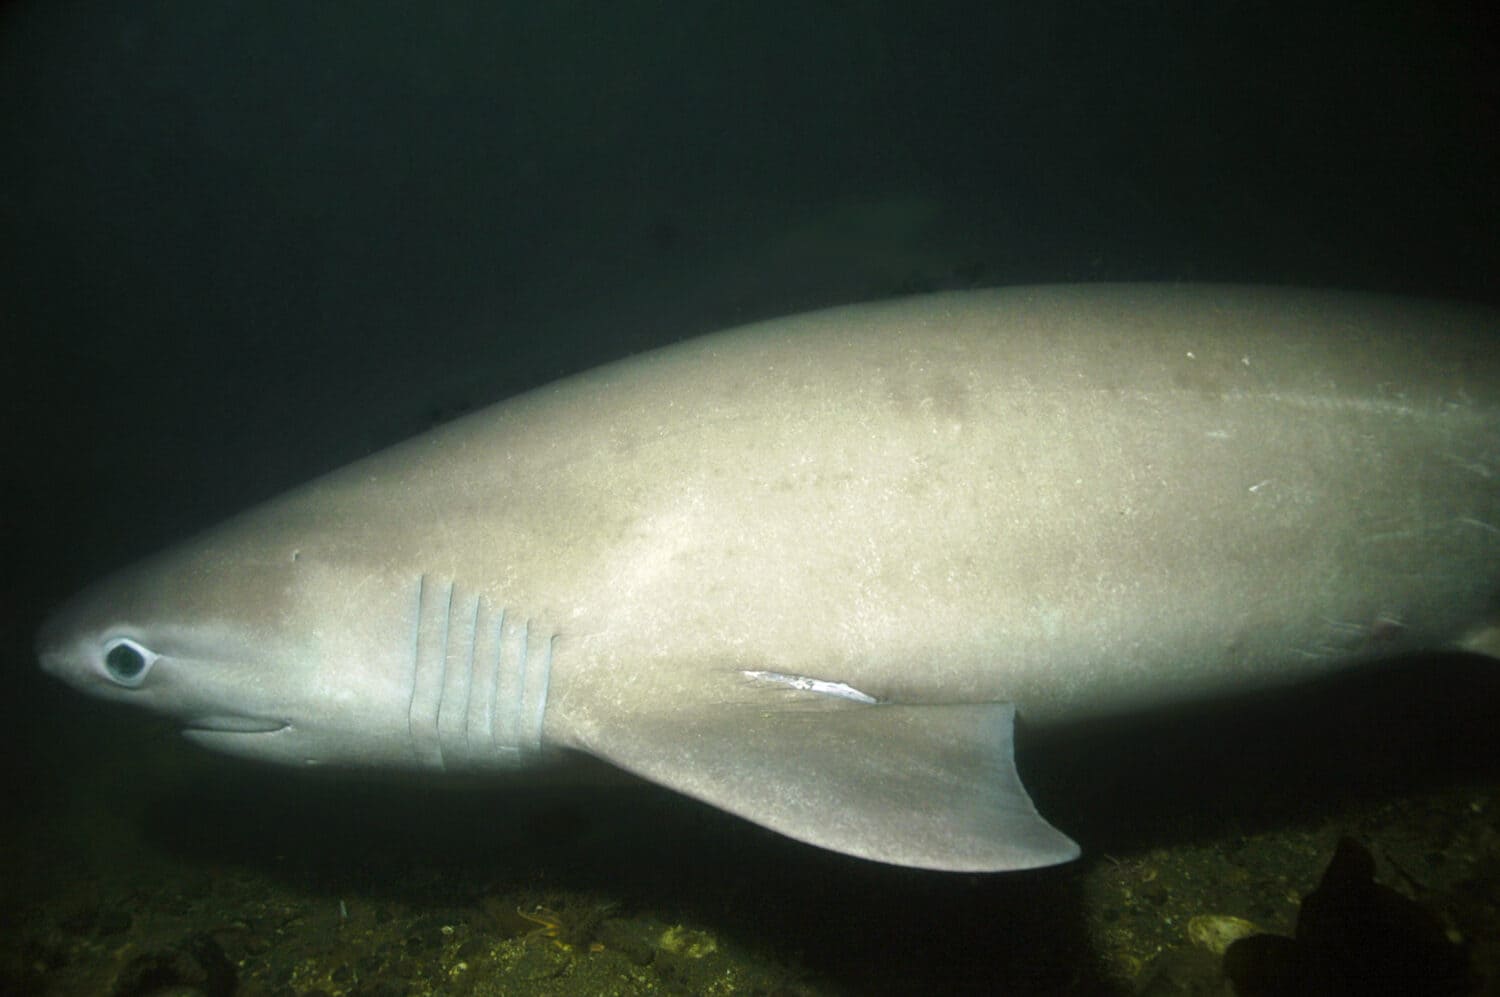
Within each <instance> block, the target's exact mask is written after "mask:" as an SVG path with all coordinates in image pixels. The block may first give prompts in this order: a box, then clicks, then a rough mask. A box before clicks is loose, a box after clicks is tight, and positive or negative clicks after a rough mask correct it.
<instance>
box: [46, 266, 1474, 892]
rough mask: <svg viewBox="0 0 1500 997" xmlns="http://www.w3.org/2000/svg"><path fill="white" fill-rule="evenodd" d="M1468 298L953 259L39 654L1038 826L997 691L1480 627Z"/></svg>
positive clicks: (1032, 714) (672, 770) (298, 536)
mask: <svg viewBox="0 0 1500 997" xmlns="http://www.w3.org/2000/svg"><path fill="white" fill-rule="evenodd" d="M1497 344H1500V316H1497V315H1496V313H1494V312H1491V311H1487V310H1484V309H1481V308H1477V307H1469V306H1463V305H1455V304H1439V303H1432V302H1423V301H1412V300H1403V299H1396V298H1387V297H1378V296H1369V295H1358V294H1344V293H1332V292H1318V291H1300V290H1289V289H1277V288H1261V287H1223V286H1197V285H1186V286H1167V285H1161V286H1156V285H1093V286H1044V287H1021V288H1011V289H1001V290H991V291H970V292H956V293H945V294H934V295H930V296H922V297H915V298H909V299H902V300H895V301H889V302H880V303H875V304H868V305H858V306H853V307H846V308H836V309H832V310H828V311H821V312H815V313H811V314H806V315H798V316H793V317H789V318H783V319H778V320H775V321H770V322H764V323H760V324H757V325H752V326H747V327H744V328H740V329H735V330H730V331H728V332H723V333H718V334H714V335H710V336H704V337H701V338H698V339H693V340H689V341H686V342H683V343H679V344H676V345H673V346H670V347H667V348H664V349H660V350H656V351H653V352H649V353H644V354H640V355H637V356H634V357H631V358H628V359H625V360H622V361H619V362H616V363H613V364H609V365H607V366H604V367H600V368H597V369H595V370H592V371H589V372H586V373H583V374H580V375H576V376H573V377H570V378H567V379H565V380H562V381H558V382H556V383H554V384H552V385H549V386H546V387H543V388H540V389H537V390H535V391H532V392H530V393H528V394H525V395H522V396H519V397H517V398H513V399H510V400H507V401H504V402H501V403H499V404H497V405H494V406H492V407H490V408H488V409H484V410H482V411H479V412H476V413H473V414H471V415H469V416H467V417H465V418H462V419H459V420H457V421H455V422H452V423H450V424H448V425H445V426H442V427H440V428H438V429H436V430H433V431H431V432H428V433H426V434H423V435H421V436H418V437H416V438H414V439H411V440H409V441H407V442H405V443H402V444H399V445H397V446H395V447H392V448H390V449H388V450H385V451H383V452H381V453H378V454H375V455H374V456H371V457H369V458H366V459H364V460H361V461H358V462H356V463H354V464H352V465H349V466H347V467H344V468H342V469H340V470H337V471H334V472H333V473H331V474H328V475H326V476H325V477H322V478H319V479H316V480H314V481H312V482H310V483H308V484H306V485H304V486H302V487H299V488H297V489H295V490H293V491H291V492H289V493H287V494H285V495H283V496H281V497H279V498H277V499H274V500H272V501H270V502H268V503H266V504H264V505H262V506H259V507H257V508H254V509H251V510H250V511H248V512H246V513H243V514H242V515H240V516H238V517H236V518H234V519H231V520H229V521H228V522H226V523H224V524H223V525H221V526H219V527H217V528H215V529H212V530H210V531H208V532H207V533H204V534H202V535H200V536H197V537H195V538H192V539H189V540H187V541H185V542H184V543H182V544H181V545H179V546H177V547H175V548H172V549H170V550H168V551H166V552H164V553H162V554H159V555H157V556H155V557H153V558H150V559H148V560H146V561H144V562H142V563H140V564H137V565H135V566H132V567H127V568H126V569H124V570H122V571H120V572H119V573H117V574H115V575H113V576H111V577H109V578H106V579H104V580H103V581H101V582H99V583H97V584H96V585H95V586H93V587H92V588H90V589H87V590H86V591H84V592H83V593H82V594H80V595H79V596H77V597H75V598H74V599H73V600H72V601H71V602H69V603H67V604H66V605H64V606H63V607H61V608H60V609H59V610H58V611H57V612H56V613H55V615H54V616H53V617H52V618H51V619H50V620H49V621H48V622H47V623H46V624H45V626H44V627H43V628H42V630H41V632H40V634H39V635H38V638H37V648H38V655H39V658H40V661H41V663H42V665H43V667H44V668H45V669H46V670H47V671H48V672H50V673H51V674H53V675H55V676H57V677H59V678H61V679H63V680H64V681H66V682H68V683H70V684H72V685H74V686H76V687H78V688H79V689H81V690H83V691H85V692H87V693H90V694H93V695H96V696H100V697H103V698H105V699H108V700H113V701H118V702H121V703H128V704H132V705H134V706H137V707H141V708H144V709H147V710H151V711H154V712H156V713H159V714H163V715H166V716H168V717H171V718H173V719H174V720H176V721H177V722H179V723H180V724H181V725H182V729H183V731H184V734H185V735H186V736H187V737H188V738H189V739H191V740H192V741H195V742H197V743H199V744H201V745H204V746H206V747H209V748H212V749H216V750H221V751H226V752H231V753H234V754H238V755H242V756H246V757H250V758H255V759H262V760H266V761H271V762H279V763H285V764H291V765H345V766H378V767H388V768H406V769H412V768H416V769H431V770H444V771H449V770H459V769H471V770H472V769H484V768H513V767H516V766H524V765H529V764H533V763H540V762H544V761H546V760H547V759H548V758H550V757H553V756H555V755H558V754H565V753H567V752H586V753H588V754H591V755H594V756H597V757H599V758H601V759H604V760H606V761H608V762H610V763H612V764H614V765H616V766H618V767H620V768H622V769H625V770H627V771H629V772H632V773H635V774H636V775H639V776H642V777H644V778H646V779H649V780H652V781H654V782H657V783H660V784H663V785H665V786H669V787H671V788H673V789H676V790H678V791H680V792H683V793H686V794H689V795H691V796H694V797H697V798H699V799H701V800H705V801H707V802H708V803H710V804H713V805H714V806H717V807H720V808H722V809H725V810H727V811H730V812H732V813H735V814H738V815H740V816H742V817H745V818H747V819H749V820H751V821H755V822H757V823H759V824H762V825H764V826H766V827H769V828H772V829H774V830H777V831H779V832H782V833H784V834H787V835H789V836H791V837H794V838H797V839H800V840H803V841H806V842H810V843H812V844H815V845H819V846H822V847H825V848H830V849H834V850H837V851H840V852H845V853H848V854H851V855H857V856H861V857H864V858H868V859H873V860H878V861H883V862H890V863H896V864H902V865H909V866H917V867H923V868H931V869H943V870H969V871H1002V870H1010V869H1023V868H1031V867H1037V866H1045V865H1050V864H1054V863H1058V862H1063V861H1067V860H1069V859H1071V858H1073V857H1075V856H1076V855H1077V854H1078V848H1077V846H1076V845H1075V844H1074V843H1073V842H1072V841H1071V840H1070V839H1068V838H1067V837H1066V836H1065V835H1063V834H1062V833H1061V832H1059V831H1058V830H1056V829H1055V828H1053V827H1052V826H1051V825H1049V824H1048V823H1047V822H1046V821H1045V820H1044V819H1043V818H1042V817H1041V816H1040V815H1039V814H1038V812H1037V809H1036V807H1035V806H1034V805H1033V803H1032V801H1031V799H1030V797H1029V796H1028V795H1027V793H1026V790H1025V788H1024V787H1023V786H1022V784H1021V780H1020V777H1019V776H1018V775H1017V772H1016V768H1015V762H1014V756H1013V737H1012V734H1013V724H1014V722H1015V721H1016V719H1017V718H1020V719H1021V721H1022V722H1025V723H1027V724H1034V725H1049V724H1069V723H1074V722H1077V721H1079V720H1083V719H1086V718H1091V717H1099V716H1104V715H1110V714H1120V713H1127V712H1130V711H1133V710H1139V709H1146V708H1153V707H1157V706H1161V705H1164V704H1171V703H1183V702H1191V701H1193V700H1195V699H1206V698H1210V697H1216V696H1223V695H1230V694H1235V693H1240V692H1244V691H1248V690H1254V689H1259V688H1264V687H1268V686H1272V685H1276V684H1280V683H1287V682H1295V681H1297V680H1299V679H1307V678H1311V677H1313V676H1317V675H1320V674H1323V673H1325V672H1327V671H1329V670H1332V669H1336V668H1345V667H1351V666H1355V665H1358V664H1360V663H1363V662H1369V661H1374V660H1378V659H1381V658H1388V657H1395V656H1401V655H1408V654H1412V653H1416V652H1419V651H1425V650H1432V649H1443V648H1467V649H1469V650H1472V651H1476V652H1479V653H1489V654H1494V653H1495V650H1496V647H1497V642H1496V639H1495V634H1496V630H1495V621H1496V610H1497V608H1500V349H1497V348H1496V346H1497Z"/></svg>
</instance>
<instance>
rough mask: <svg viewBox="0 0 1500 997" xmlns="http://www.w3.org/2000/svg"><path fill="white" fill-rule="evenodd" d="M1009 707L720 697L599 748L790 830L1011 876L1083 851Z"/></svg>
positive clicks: (648, 774)
mask: <svg viewBox="0 0 1500 997" xmlns="http://www.w3.org/2000/svg"><path fill="white" fill-rule="evenodd" d="M1014 717H1015V709H1014V707H1012V706H1011V705H1010V704H1007V703H988V704H969V705H946V706H913V705H896V704H878V705H867V704H863V703H838V704H834V705H823V706H822V708H808V709H798V708H793V709H778V708H775V707H772V708H765V707H757V705H753V704H743V703H728V704H719V705H717V706H715V707H713V708H710V709H704V710H699V711H693V712H684V713H676V714H673V715H671V716H663V717H653V718H640V719H638V721H637V722H633V723H631V724H630V725H629V726H628V729H622V730H620V731H618V732H617V733H615V734H611V733H600V732H596V733H597V736H596V737H595V738H590V742H591V743H590V745H589V747H590V749H591V750H593V751H594V752H595V753H597V754H599V755H600V756H602V757H604V758H606V759H608V760H609V761H611V762H613V763H614V764H616V765H619V766H620V767H621V768H624V769H627V770H629V771H631V772H634V773H636V774H637V775H640V776H643V777H644V778H647V779H650V780H651V781H653V782H657V783H660V784H662V785H664V786H669V787H671V788H672V789H675V790H678V791H679V792H682V793H685V794H687V795H689V796H693V797H696V798H698V799H700V800H703V801H704V802H707V803H710V804H712V805H714V806H716V807H719V808H721V809H724V810H727V811H729V812H730V813H734V814H738V815H739V816H741V817H744V818H746V819H748V820H751V821H754V822H755V823H757V824H761V825H763V826H765V827H768V828H771V829H772V830H775V831H779V832H780V833H782V834H785V835H788V836H790V837H793V838H797V839H799V840H801V841H806V842H808V843H810V844H814V845H818V846H821V847H823V848H829V849H832V850H834V851H839V852H845V853H847V854H849V855H856V856H859V857H861V858H866V859H874V860H876V861H879V862H890V863H893V864H896V865H906V866H917V867H920V868H927V869H944V870H953V871H968V872H1000V871H1005V870H1012V869H1029V868H1033V867H1036V866H1046V865H1053V864H1056V863H1059V862H1066V861H1068V860H1070V859H1073V858H1076V857H1077V855H1078V846H1077V845H1075V844H1074V843H1073V842H1072V841H1071V840H1069V839H1068V838H1067V837H1066V836H1064V835H1063V834H1061V833H1060V832H1058V831H1057V830H1056V829H1055V828H1053V827H1052V826H1051V825H1050V824H1048V823H1047V822H1046V821H1045V820H1043V819H1042V817H1041V816H1040V815H1039V814H1038V813H1037V811H1036V807H1035V806H1034V805H1033V804H1032V802H1031V798H1030V797H1029V796H1027V794H1026V790H1025V788H1024V787H1023V786H1022V785H1021V779H1020V776H1019V775H1018V774H1017V773H1016V767H1015V761H1014V751H1013V742H1012V732H1013V720H1014Z"/></svg>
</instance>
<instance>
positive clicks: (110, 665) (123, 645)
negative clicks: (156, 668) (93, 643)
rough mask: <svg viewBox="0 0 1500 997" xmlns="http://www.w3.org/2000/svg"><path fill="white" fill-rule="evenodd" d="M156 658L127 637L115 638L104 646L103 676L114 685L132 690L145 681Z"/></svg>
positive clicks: (156, 656) (152, 652)
mask: <svg viewBox="0 0 1500 997" xmlns="http://www.w3.org/2000/svg"><path fill="white" fill-rule="evenodd" d="M158 657H159V655H158V654H156V652H154V651H151V650H149V649H148V648H145V647H142V646H141V645H140V644H137V643H136V642H135V641H133V640H131V639H129V638H128V637H117V638H115V639H114V640H112V641H110V642H109V643H108V644H107V645H106V646H105V650H104V674H105V675H107V676H109V678H110V680H111V681H113V682H115V683H116V684H118V685H123V686H125V687H126V688H127V689H134V688H136V687H137V686H139V685H140V684H141V683H142V682H144V681H146V673H147V672H149V671H150V670H151V666H152V665H154V664H156V659H157V658H158Z"/></svg>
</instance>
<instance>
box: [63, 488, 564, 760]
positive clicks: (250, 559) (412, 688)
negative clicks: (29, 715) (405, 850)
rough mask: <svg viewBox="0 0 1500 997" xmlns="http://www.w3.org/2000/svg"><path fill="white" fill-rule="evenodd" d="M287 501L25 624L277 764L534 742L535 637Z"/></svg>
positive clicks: (226, 746)
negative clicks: (40, 621)
mask: <svg viewBox="0 0 1500 997" xmlns="http://www.w3.org/2000/svg"><path fill="white" fill-rule="evenodd" d="M303 511H304V510H302V509H301V507H300V506H299V505H298V503H296V502H293V503H290V504H288V503H273V504H272V505H271V506H267V507H262V508H260V509H258V510H253V511H252V512H250V513H248V514H246V515H244V516H241V517H240V518H238V519H236V520H231V521H230V522H229V523H227V524H225V525H224V526H222V527H219V528H218V529H216V530H213V531H211V532H209V533H207V534H204V535H202V536H200V537H198V538H196V539H194V540H191V541H189V542H187V543H185V544H183V545H181V546H179V547H177V548H174V549H172V550H169V551H167V552H165V553H162V554H159V555H157V556H155V557H153V558H150V559H148V560H146V561H143V562H141V563H139V564H137V565H134V566H131V567H128V568H126V569H124V570H122V571H120V572H118V573H117V574H115V575H113V576H111V577H108V578H105V579H104V580H103V581H101V582H99V583H97V584H96V585H94V586H92V587H91V588H89V589H86V590H85V591H83V592H82V593H80V594H79V595H77V596H76V597H74V598H73V599H72V600H71V601H70V602H68V603H67V604H65V605H64V606H62V607H61V608H59V609H58V610H57V611H56V612H55V613H54V614H53V615H52V617H51V618H50V619H49V620H48V621H47V622H46V623H45V624H44V626H43V627H42V629H41V631H40V632H39V634H38V637H37V655H38V658H39V659H40V662H41V665H42V668H43V670H45V671H46V672H48V673H49V674H51V675H53V676H55V677H56V678H58V679H61V680H62V681H64V682H66V683H68V684H69V685H71V686H74V687H75V688H77V689H79V690H80V691H82V692H85V693H88V694H90V695H93V696H96V697H99V698H102V699H106V700H110V701H113V702H119V703H125V704H128V705H132V706H136V707H139V708H142V709H145V710H148V711H150V712H152V713H155V714H158V715H160V716H164V717H167V718H169V719H171V720H174V721H176V722H177V723H178V724H180V725H181V729H182V731H183V734H184V735H185V736H186V737H187V738H188V739H189V740H191V741H194V742H196V743H198V744H200V745H202V746H204V747H207V748H211V749H214V750H218V751H223V752H227V753H231V754H235V755H240V756H244V757H249V758H254V759H259V760H264V761H271V762H278V763H283V764H292V765H343V766H379V767H385V768H450V767H466V768H467V767H493V766H505V767H508V766H512V765H514V764H516V763H517V762H518V761H520V760H521V757H522V755H523V754H524V753H525V751H526V750H527V749H534V748H536V747H538V746H539V739H540V724H541V711H542V706H543V705H544V702H545V678H546V666H548V665H549V664H550V658H549V654H550V648H549V647H548V645H547V644H546V641H545V638H541V637H539V636H538V635H537V634H536V633H534V632H533V633H530V634H528V632H527V626H526V623H525V621H524V620H518V619H514V618H511V619H507V618H506V616H505V614H504V613H503V612H502V611H498V610H492V609H491V603H490V602H489V601H488V600H487V599H485V598H483V597H482V596H481V595H480V594H479V593H478V592H476V591H472V590H469V591H466V590H462V589H460V588H459V587H458V586H456V585H454V584H453V583H451V582H439V581H435V580H433V579H431V578H429V577H427V576H426V575H423V574H422V573H421V571H420V570H407V569H405V568H404V567H401V568H393V567H391V566H390V565H389V563H385V562H382V561H381V560H380V558H379V557H378V556H374V555H372V554H371V551H372V550H378V548H374V547H371V546H370V545H367V544H361V543H353V542H350V541H351V538H350V536H349V535H348V534H347V532H340V529H338V528H332V527H331V528H328V529H309V528H308V522H309V517H308V516H306V515H305V514H302V513H303ZM325 522H326V519H325ZM533 630H534V628H533ZM528 651H530V652H531V653H530V654H529V655H528ZM528 664H530V665H531V673H530V676H529V678H530V681H529V683H528V682H527V681H526V678H527V676H526V675H525V674H524V673H525V668H526V666H527V665H528Z"/></svg>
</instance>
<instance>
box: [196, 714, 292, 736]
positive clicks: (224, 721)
mask: <svg viewBox="0 0 1500 997" xmlns="http://www.w3.org/2000/svg"><path fill="white" fill-rule="evenodd" d="M291 726H292V725H291V724H290V723H288V722H287V721H285V720H275V719H272V718H270V717H247V716H239V715H235V714H211V715H209V716H204V717H195V718H194V719H193V720H191V721H189V722H188V723H186V724H184V725H183V727H182V733H183V735H184V736H185V737H189V738H194V737H195V735H214V734H274V733H276V732H277V731H280V730H286V729H287V728H289V727H291Z"/></svg>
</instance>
